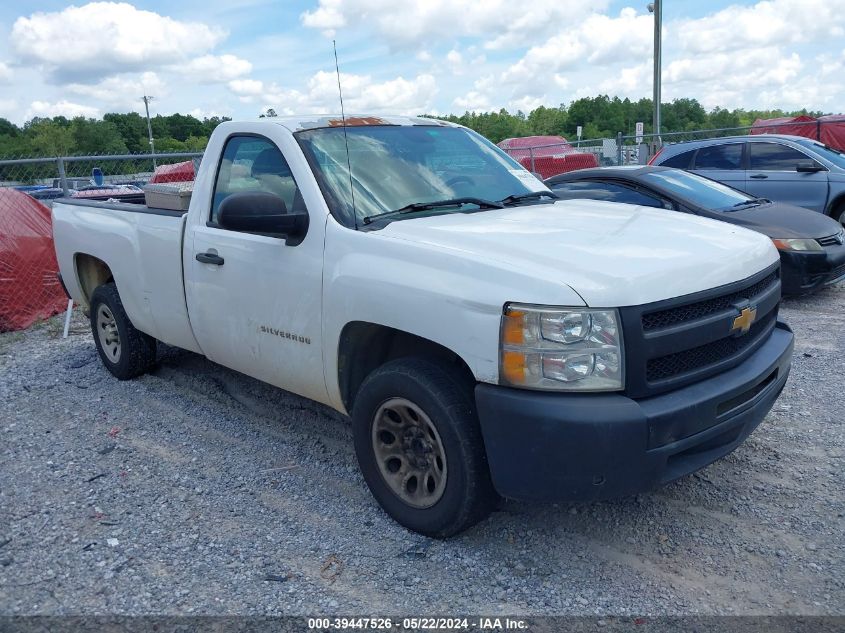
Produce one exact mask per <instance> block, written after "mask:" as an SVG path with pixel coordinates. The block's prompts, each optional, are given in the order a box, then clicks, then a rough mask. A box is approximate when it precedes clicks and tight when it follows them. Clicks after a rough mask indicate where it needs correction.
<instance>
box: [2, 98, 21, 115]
mask: <svg viewBox="0 0 845 633" xmlns="http://www.w3.org/2000/svg"><path fill="white" fill-rule="evenodd" d="M17 109H18V102H17V101H15V100H14V99H0V117H3V118H4V119H10V120H11V119H14V118H15V116H16V114H17Z"/></svg>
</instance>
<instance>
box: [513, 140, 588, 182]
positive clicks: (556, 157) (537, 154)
mask: <svg viewBox="0 0 845 633" xmlns="http://www.w3.org/2000/svg"><path fill="white" fill-rule="evenodd" d="M499 147H501V148H502V149H503V150H505V151H506V152H507V153H508V154H509V155H510V156H511V157H512V158H514V159H516V161H517V162H519V164H520V165H522V166H523V167H525V169H527V170H528V171H532V172H536V173H538V174H540V176H541V177H542V178H544V179H545V178H551V177H552V176H557V175H558V174H563V173H566V172H568V171H575V170H576V169H588V168H590V167H598V166H599V160H598V158H597V157H596V155H595V154H592V153H590V152H580V151H578V150H577V149H575V148H574V147H572V145H570V144H569V141H567V140H566V139H565V138H563V137H562V136H523V137H521V138H506V139H505V140H504V141H502V142H500V143H499ZM532 156H533V161H532ZM532 163H533V164H532Z"/></svg>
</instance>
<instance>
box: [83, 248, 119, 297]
mask: <svg viewBox="0 0 845 633" xmlns="http://www.w3.org/2000/svg"><path fill="white" fill-rule="evenodd" d="M73 265H74V269H75V273H76V280H77V283H78V284H79V288H80V289H81V290H82V299H83V300H84V301H85V305H86V307H90V306H91V295H93V294H94V290H96V289H97V287H98V286H102V285H103V284H106V283H109V282H110V281H114V275H113V274H112V271H111V268H110V267H109V265H108V264H107V263H106V262H104V261H103V260H102V259H100V258H99V257H94V256H93V255H88V254H87V253H76V255H74V257H73Z"/></svg>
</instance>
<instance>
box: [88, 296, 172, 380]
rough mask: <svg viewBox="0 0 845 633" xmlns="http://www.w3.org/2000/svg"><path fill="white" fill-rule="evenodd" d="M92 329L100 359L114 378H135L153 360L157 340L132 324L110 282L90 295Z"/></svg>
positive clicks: (149, 365)
mask: <svg viewBox="0 0 845 633" xmlns="http://www.w3.org/2000/svg"><path fill="white" fill-rule="evenodd" d="M91 332H92V333H93V335H94V344H95V345H96V346H97V352H98V353H99V354H100V360H102V361H103V365H105V366H106V369H108V370H109V371H110V372H111V373H112V375H113V376H114V377H115V378H119V379H120V380H129V379H130V378H135V377H136V376H140V375H141V374H143V373H144V372H146V371H148V370H149V369H150V368H151V367H152V366H153V365H154V364H155V360H156V340H155V339H154V338H153V337H152V336H150V335H148V334H144V333H143V332H141V331H140V330H137V329H136V328H135V326H134V325H132V322H131V321H130V320H129V317H128V316H127V315H126V311H125V310H124V309H123V303H122V302H121V300H120V294H118V292H117V286H115V285H114V284H113V283H108V284H104V285H102V286H98V287H97V289H96V290H94V293H93V294H92V295H91Z"/></svg>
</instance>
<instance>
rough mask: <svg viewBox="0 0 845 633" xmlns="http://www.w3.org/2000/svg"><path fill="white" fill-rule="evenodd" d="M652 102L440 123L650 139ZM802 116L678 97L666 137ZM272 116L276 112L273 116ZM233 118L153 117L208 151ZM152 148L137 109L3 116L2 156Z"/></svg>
mask: <svg viewBox="0 0 845 633" xmlns="http://www.w3.org/2000/svg"><path fill="white" fill-rule="evenodd" d="M651 103H652V102H651V99H640V100H638V101H631V100H630V99H620V98H618V97H612V98H611V97H608V96H607V95H600V96H598V97H585V98H582V99H578V100H576V101H573V102H572V103H570V104H569V105H568V106H567V105H565V104H560V106H558V107H556V108H549V107H545V106H540V107H539V108H536V109H534V110H532V111H531V112H529V113H528V114H525V113H523V112H516V113H515V114H512V113H510V112H508V111H506V110H504V109H502V110H499V111H498V112H465V113H464V114H461V115H454V114H450V115H448V116H445V117H444V116H438V117H437V118H443V119H446V120H448V121H453V122H456V123H460V124H462V125H465V126H467V127H469V128H472V129H473V130H475V131H477V132H479V133H480V134H482V135H483V136H486V137H487V138H488V139H490V140H491V141H493V142H494V143H498V142H499V141H501V140H503V139H505V138H511V137H518V136H535V135H542V136H546V135H550V136H564V137H566V138H568V139H574V138H575V136H576V128H577V126H581V127H582V138H584V139H594V138H610V137H615V136H616V134H617V132H622V133H623V134H633V133H634V129H635V126H636V123H637V122H638V121H642V122H643V123H644V124H645V133H646V134H648V133H649V132H650V131H651V120H652V106H651ZM273 114H275V112H274V113H273ZM798 114H810V115H813V116H819V115H821V114H823V113H821V112H808V111H806V110H801V111H797V112H795V111H793V112H787V111H783V110H742V109H736V110H726V109H723V108H715V109H713V110H711V111H709V112H708V111H707V110H705V108H704V107H703V106H702V105H701V104H700V103H699V102H698V101H697V100H695V99H675V100H674V101H672V102H671V103H664V104H662V107H661V118H662V128H663V129H662V131H663V132H683V131H691V130H704V129H716V128H732V127H745V126H750V125H751V124H752V123H753V122H754V121H755V120H756V119H758V118H772V117H777V116H795V115H798ZM264 116H268V115H267V114H266V113H265V115H264ZM269 116H272V114H270V115H269ZM226 120H228V119H227V118H226V117H212V118H205V119H203V120H200V119H198V118H196V117H193V116H191V115H188V114H171V115H169V116H161V115H158V116H155V117H153V118H152V119H151V124H152V132H153V139H154V142H155V149H156V151H160V152H182V151H189V152H190V151H202V150H203V149H205V146H206V144H207V143H208V137H209V136H210V135H211V132H212V131H213V130H214V128H215V127H217V126H218V125H219V124H220V123H222V122H223V121H226ZM149 151H150V145H149V139H148V134H147V121H146V119H145V117H142V116H141V115H140V114H138V113H137V112H129V113H125V114H122V113H109V114H106V115H104V116H103V118H102V119H99V120H98V119H92V118H85V117H76V118H73V119H68V118H66V117H63V116H57V117H52V118H42V117H38V118H34V119H31V120H29V121H27V122H26V123H24V124H23V126H20V127H19V126H17V125H15V124H13V123H11V122H9V121H7V120H6V119H3V118H0V158H18V157H46V156H71V155H87V154H139V153H147V152H149Z"/></svg>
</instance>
